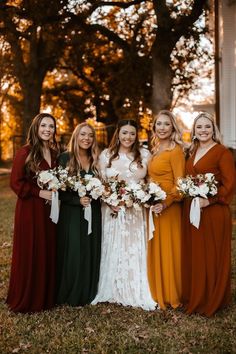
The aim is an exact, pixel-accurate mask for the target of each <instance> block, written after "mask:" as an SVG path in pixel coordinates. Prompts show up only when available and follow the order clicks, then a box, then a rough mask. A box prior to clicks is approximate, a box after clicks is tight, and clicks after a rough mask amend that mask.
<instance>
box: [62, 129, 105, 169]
mask: <svg viewBox="0 0 236 354" xmlns="http://www.w3.org/2000/svg"><path fill="white" fill-rule="evenodd" d="M84 127H88V128H89V129H91V132H92V133H93V144H92V146H91V147H90V148H89V149H88V153H89V159H90V166H91V169H92V171H93V172H94V173H95V174H98V168H97V165H98V144H97V139H96V132H95V129H94V128H93V127H92V126H91V125H90V124H88V123H86V122H83V123H80V124H78V125H77V127H76V128H75V129H74V131H73V133H72V136H71V138H70V141H69V144H68V151H69V153H70V159H69V162H68V167H69V172H70V173H71V174H75V173H76V174H77V173H79V172H80V171H81V169H82V164H81V159H80V147H79V144H78V136H79V133H80V131H81V129H82V128H84Z"/></svg>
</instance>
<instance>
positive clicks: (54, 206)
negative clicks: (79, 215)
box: [50, 191, 59, 224]
mask: <svg viewBox="0 0 236 354" xmlns="http://www.w3.org/2000/svg"><path fill="white" fill-rule="evenodd" d="M50 218H51V219H52V222H54V224H57V222H58V218H59V200H58V191H52V203H51V212H50Z"/></svg>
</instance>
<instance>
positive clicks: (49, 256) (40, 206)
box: [6, 146, 56, 313]
mask: <svg viewBox="0 0 236 354" xmlns="http://www.w3.org/2000/svg"><path fill="white" fill-rule="evenodd" d="M29 152H30V147H29V146H24V147H22V148H21V149H20V150H19V151H18V152H17V154H16V156H15V159H14V162H13V167H12V172H11V178H10V186H11V188H12V189H13V191H14V192H15V193H16V194H17V196H18V199H17V203H16V210H15V226H14V240H13V254H12V266H11V275H10V284H9V290H8V296H7V300H6V302H7V304H8V305H9V308H10V309H11V310H12V311H15V312H23V313H24V312H36V311H41V310H46V309H50V308H51V307H52V306H53V305H54V289H55V249H56V245H55V224H53V223H52V221H51V219H50V218H49V215H50V205H49V204H46V203H45V202H46V201H45V199H43V198H40V197H39V191H40V188H39V187H38V186H37V181H36V178H34V175H33V174H32V175H31V176H30V177H27V176H26V174H25V170H24V166H25V160H26V158H27V156H28V154H29ZM51 155H52V156H51V161H52V162H51V164H52V166H51V167H52V168H53V167H55V166H56V156H54V153H52V154H51ZM51 167H50V166H49V165H48V163H47V162H46V160H42V162H41V164H40V170H47V169H49V168H51Z"/></svg>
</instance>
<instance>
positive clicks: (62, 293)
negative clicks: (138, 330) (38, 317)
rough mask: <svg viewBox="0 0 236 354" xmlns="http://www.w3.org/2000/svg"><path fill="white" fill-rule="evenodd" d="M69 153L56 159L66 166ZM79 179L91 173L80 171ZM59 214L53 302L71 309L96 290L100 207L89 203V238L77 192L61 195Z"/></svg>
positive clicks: (88, 299)
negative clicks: (54, 300) (90, 226)
mask: <svg viewBox="0 0 236 354" xmlns="http://www.w3.org/2000/svg"><path fill="white" fill-rule="evenodd" d="M68 160H69V154H68V153H67V152H65V153H63V154H61V155H60V157H59V164H60V165H61V166H63V167H66V165H67V162H68ZM80 173H81V175H82V177H83V176H84V175H85V174H86V173H89V174H92V175H93V172H92V171H88V172H86V171H84V170H82V171H81V172H80ZM60 200H61V206H60V215H59V221H58V224H57V262H56V264H57V271H56V279H57V281H56V283H57V286H56V288H57V290H56V302H57V304H67V305H71V306H83V305H86V304H89V303H90V302H91V301H92V300H93V299H94V297H95V295H96V293H97V287H98V278H99V267H100V253H101V206H100V201H99V199H98V200H92V202H91V207H92V233H91V234H90V235H88V232H87V231H88V222H87V220H85V218H84V208H83V206H82V205H81V204H80V197H79V195H78V193H77V192H73V191H65V192H60Z"/></svg>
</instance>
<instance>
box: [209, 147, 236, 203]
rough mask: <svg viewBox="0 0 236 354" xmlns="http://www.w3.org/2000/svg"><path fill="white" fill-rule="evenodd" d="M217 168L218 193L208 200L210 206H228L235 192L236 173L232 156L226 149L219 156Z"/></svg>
mask: <svg viewBox="0 0 236 354" xmlns="http://www.w3.org/2000/svg"><path fill="white" fill-rule="evenodd" d="M218 167H219V174H220V182H219V187H218V193H217V195H216V196H214V197H210V198H209V199H208V200H209V202H210V204H214V203H220V204H230V202H231V201H232V198H233V194H234V190H235V184H236V173H235V167H234V160H233V156H232V154H231V152H230V151H229V150H228V149H226V150H225V151H224V153H223V154H222V155H221V156H220V160H219V165H218Z"/></svg>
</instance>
